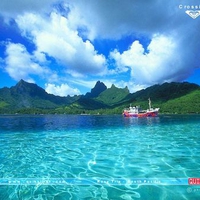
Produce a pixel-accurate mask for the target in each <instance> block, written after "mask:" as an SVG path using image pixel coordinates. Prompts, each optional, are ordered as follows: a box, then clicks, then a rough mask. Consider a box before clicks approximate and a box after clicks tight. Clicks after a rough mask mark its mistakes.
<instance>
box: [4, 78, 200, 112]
mask: <svg viewBox="0 0 200 200" xmlns="http://www.w3.org/2000/svg"><path fill="white" fill-rule="evenodd" d="M148 98H151V100H152V104H153V107H159V108H160V112H161V113H200V86H199V85H196V84H192V83H188V82H183V83H175V82H172V83H164V84H162V85H154V86H151V87H148V88H146V89H143V90H140V91H138V92H135V93H130V92H129V90H128V88H127V87H125V88H117V87H116V86H115V85H112V86H111V88H107V87H106V86H105V84H104V83H102V82H100V81H98V82H97V83H96V84H95V86H94V88H92V89H91V92H88V93H86V95H80V96H74V97H70V96H67V97H59V96H55V95H52V94H48V93H47V92H46V91H45V90H44V89H42V88H41V87H39V86H37V85H36V84H33V83H27V82H25V81H23V80H21V81H19V82H18V83H17V84H16V85H15V86H13V87H11V88H7V87H4V88H1V89H0V113H2V114H3V113H68V114H80V113H85V114H88V113H90V114H96V113H100V114H106V113H107V114H120V113H121V112H122V110H123V108H125V107H128V106H129V105H130V104H132V105H140V106H141V107H142V108H144V109H146V108H147V107H148Z"/></svg>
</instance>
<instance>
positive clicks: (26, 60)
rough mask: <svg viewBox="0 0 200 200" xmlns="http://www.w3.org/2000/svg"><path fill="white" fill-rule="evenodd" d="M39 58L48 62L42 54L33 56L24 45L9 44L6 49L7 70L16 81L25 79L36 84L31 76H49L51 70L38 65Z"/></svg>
mask: <svg viewBox="0 0 200 200" xmlns="http://www.w3.org/2000/svg"><path fill="white" fill-rule="evenodd" d="M38 58H39V59H42V60H43V63H45V62H46V59H45V56H44V54H42V53H37V52H35V54H33V55H31V54H30V53H29V52H28V51H27V49H26V47H25V46H24V45H22V44H14V43H8V44H7V48H6V58H5V63H6V67H5V70H6V71H7V73H8V74H9V75H10V76H11V77H12V78H13V79H14V80H17V81H18V80H20V79H24V80H26V81H29V82H34V80H33V79H32V78H31V76H30V75H39V76H41V77H42V76H49V75H50V74H51V72H50V70H49V69H48V68H47V67H45V66H41V65H40V64H38Z"/></svg>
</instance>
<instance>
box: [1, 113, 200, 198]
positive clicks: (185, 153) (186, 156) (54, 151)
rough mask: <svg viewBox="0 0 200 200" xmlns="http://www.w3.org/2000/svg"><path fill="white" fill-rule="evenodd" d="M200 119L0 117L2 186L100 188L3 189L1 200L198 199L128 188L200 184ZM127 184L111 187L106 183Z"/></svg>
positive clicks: (198, 194)
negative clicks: (195, 181) (177, 181)
mask: <svg viewBox="0 0 200 200" xmlns="http://www.w3.org/2000/svg"><path fill="white" fill-rule="evenodd" d="M199 128H200V116H198V115H188V116H186V115H182V116H179V115H173V116H171V115H167V116H159V117H156V118H139V119H138V118H123V117H122V116H119V115H114V116H90V115H87V116H83V115H80V116H79V115H70V116H69V115H40V116H33V115H24V116H19V115H16V116H8V115H5V116H4V115H1V116H0V178H1V179H2V180H5V179H10V180H17V179H18V180H23V179H25V178H30V179H31V180H39V179H42V178H44V179H45V180H47V179H49V180H57V179H61V180H78V179H80V178H82V179H85V180H91V179H95V180H100V181H99V182H98V181H97V182H98V184H88V183H85V182H81V183H80V184H78V183H77V182H76V183H75V184H62V183H61V184H59V183H58V184H51V183H48V184H41V183H40V182H38V183H37V184H31V185H30V184H21V185H20V184H18V185H17V184H16V185H13V184H11V185H8V184H5V185H3V184H2V185H0V199H2V200H4V199H5V200H6V199H20V200H23V199H27V200H28V199H29V200H32V199H37V200H42V199H45V200H46V199H48V200H50V199H55V200H56V199H72V200H75V199H88V200H89V199H113V200H115V199H126V200H130V199H142V200H143V199H150V200H151V199H152V200H155V199H162V200H168V199H170V200H173V199H188V200H190V199H200V186H188V185H186V184H185V185H178V184H177V185H173V184H167V185H160V184H149V185H141V184H129V182H128V180H134V178H138V179H144V178H145V179H146V180H150V179H152V178H155V179H159V180H162V179H166V178H167V179H168V178H180V179H187V178H189V177H200V130H199ZM113 179H120V180H127V182H126V184H111V183H110V182H109V183H107V182H103V180H113Z"/></svg>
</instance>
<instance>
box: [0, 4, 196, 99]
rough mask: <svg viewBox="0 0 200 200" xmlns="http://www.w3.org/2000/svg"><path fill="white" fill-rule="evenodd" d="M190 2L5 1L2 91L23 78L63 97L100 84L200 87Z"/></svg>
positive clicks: (0, 26)
mask: <svg viewBox="0 0 200 200" xmlns="http://www.w3.org/2000/svg"><path fill="white" fill-rule="evenodd" d="M197 5H199V3H198V1H197V0H195V1H191V0H182V1H178V0H176V1H174V0H168V1H167V0H166V1H161V0H160V1H157V0H151V1H146V0H117V1H115V0H94V1H92V0H63V1H61V0H40V1H35V0H28V1H24V0H10V1H7V0H1V2H0V88H2V87H5V86H6V87H11V86H13V85H15V84H16V83H17V82H18V81H19V80H20V79H24V80H25V81H28V82H32V83H36V84H38V85H39V86H41V87H42V88H44V89H45V90H46V91H47V92H48V93H52V94H55V95H60V96H67V95H75V94H85V93H86V92H89V91H90V90H91V88H93V87H94V85H95V83H96V82H97V81H98V80H100V81H103V82H104V83H105V84H106V85H107V87H110V86H111V85H112V84H115V85H116V86H117V87H120V88H124V87H126V86H128V88H129V90H130V92H135V91H137V90H139V89H143V88H146V87H148V86H151V85H154V84H162V83H164V82H172V81H178V82H180V81H189V82H192V83H197V84H200V35H199V33H200V17H197V18H196V19H193V18H192V17H190V16H189V15H188V14H186V11H187V10H197V9H199V8H195V7H194V6H197Z"/></svg>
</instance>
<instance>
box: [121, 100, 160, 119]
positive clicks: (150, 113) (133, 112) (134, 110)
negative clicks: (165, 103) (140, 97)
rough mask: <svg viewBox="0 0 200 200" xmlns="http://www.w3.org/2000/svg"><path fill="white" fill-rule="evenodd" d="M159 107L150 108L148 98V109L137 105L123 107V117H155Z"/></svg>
mask: <svg viewBox="0 0 200 200" xmlns="http://www.w3.org/2000/svg"><path fill="white" fill-rule="evenodd" d="M159 109H160V108H152V107H151V100H150V98H149V109H147V110H142V109H141V108H140V107H139V106H134V107H132V106H131V105H130V107H129V108H125V109H124V111H123V115H124V117H156V116H157V115H158V112H159Z"/></svg>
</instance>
